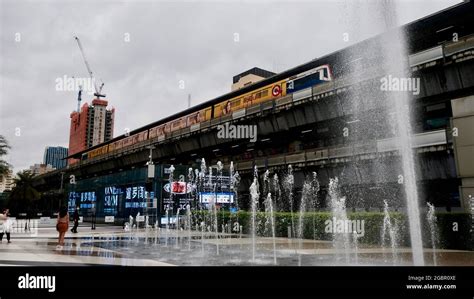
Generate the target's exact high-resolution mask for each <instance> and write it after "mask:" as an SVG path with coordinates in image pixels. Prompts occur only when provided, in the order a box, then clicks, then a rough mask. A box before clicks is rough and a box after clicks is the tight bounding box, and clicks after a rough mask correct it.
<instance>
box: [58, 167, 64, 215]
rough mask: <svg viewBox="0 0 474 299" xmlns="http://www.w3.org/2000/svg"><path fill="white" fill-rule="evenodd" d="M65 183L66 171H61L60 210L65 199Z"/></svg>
mask: <svg viewBox="0 0 474 299" xmlns="http://www.w3.org/2000/svg"><path fill="white" fill-rule="evenodd" d="M63 181H64V171H61V187H60V188H59V192H60V194H61V195H60V196H59V206H58V208H59V209H60V208H61V203H62V199H63V195H64V194H63V193H64V191H63Z"/></svg>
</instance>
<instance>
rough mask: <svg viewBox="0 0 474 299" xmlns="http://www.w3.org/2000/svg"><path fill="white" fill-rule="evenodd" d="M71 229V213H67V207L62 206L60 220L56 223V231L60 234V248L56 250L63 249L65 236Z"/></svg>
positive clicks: (57, 247)
mask: <svg viewBox="0 0 474 299" xmlns="http://www.w3.org/2000/svg"><path fill="white" fill-rule="evenodd" d="M68 228H69V213H68V212H67V207H65V206H62V207H61V208H60V209H59V214H58V220H57V222H56V230H57V231H58V233H59V237H58V246H56V249H62V248H63V246H64V236H65V235H66V232H67V230H68Z"/></svg>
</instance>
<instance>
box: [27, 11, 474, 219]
mask: <svg viewBox="0 0 474 299" xmlns="http://www.w3.org/2000/svg"><path fill="white" fill-rule="evenodd" d="M473 6H474V5H473V4H472V3H471V2H466V3H463V4H460V5H457V6H455V7H452V8H450V9H447V10H444V11H441V12H438V13H436V14H434V15H431V16H428V17H426V18H423V19H420V20H417V21H415V22H412V23H410V24H407V25H405V26H403V27H402V28H400V30H403V31H404V32H405V33H406V36H407V43H408V46H409V48H408V53H407V57H406V59H407V65H408V66H409V69H407V70H406V71H407V77H409V78H419V85H418V89H417V90H414V91H413V96H412V98H413V105H412V113H413V115H414V119H415V123H414V124H413V130H414V135H413V144H414V148H415V152H416V156H417V161H418V165H419V167H418V179H419V180H420V184H419V186H420V188H421V189H422V190H420V191H421V194H422V195H421V196H422V199H424V200H425V201H429V202H433V203H434V204H435V205H436V206H437V207H446V208H447V209H448V210H449V209H452V208H454V209H467V207H469V200H470V197H469V195H470V194H474V164H473V163H474V162H473V160H474V159H472V157H474V130H473V129H474V23H473V22H472V20H473V19H474V9H473ZM390 34H391V32H387V33H385V34H383V35H380V36H376V37H373V38H370V39H368V40H364V41H362V42H360V43H357V44H355V45H352V46H350V47H347V48H344V49H342V50H339V51H336V52H334V53H330V54H328V55H325V56H323V57H319V58H317V59H314V60H312V61H310V62H308V63H305V64H302V65H299V66H297V67H295V68H292V69H289V70H287V71H284V72H281V73H278V74H274V75H271V76H270V77H268V78H265V79H263V80H261V81H258V82H256V83H253V84H250V85H248V86H244V87H242V88H240V89H237V90H234V91H232V92H230V93H228V94H225V95H222V96H220V97H217V98H215V99H212V100H210V101H207V102H204V103H202V104H199V105H197V106H195V107H192V108H189V109H187V110H184V111H181V112H179V113H176V114H174V115H171V116H169V117H166V118H164V119H161V120H158V121H156V122H154V123H151V124H149V125H147V126H144V127H142V128H138V129H136V130H133V131H131V132H130V133H129V134H127V135H121V136H118V137H115V138H113V139H111V140H109V141H107V142H104V143H101V144H98V145H96V146H93V147H91V148H88V149H87V150H84V151H81V152H78V153H75V154H74V155H72V156H70V157H69V158H71V159H76V160H77V162H76V163H74V164H72V165H69V166H68V168H67V169H65V170H62V171H54V172H50V173H47V174H44V175H41V176H39V177H37V180H36V182H35V183H36V187H37V188H38V189H39V190H40V191H43V192H44V191H49V190H57V189H59V188H60V186H61V185H62V184H61V180H64V190H66V191H65V192H67V193H68V194H71V192H82V193H84V194H86V193H87V194H89V195H90V194H92V193H91V192H93V195H91V196H92V198H93V201H94V202H97V207H98V213H99V215H100V216H106V215H107V210H106V206H105V205H104V203H103V202H104V198H105V197H106V196H107V195H108V194H106V191H105V190H106V188H108V187H111V186H114V187H115V186H123V187H124V188H125V189H127V188H130V192H133V190H134V189H133V188H145V187H146V189H147V190H148V189H149V191H150V192H153V194H154V196H155V197H156V198H157V200H158V201H159V202H163V200H164V198H163V193H162V190H163V188H164V186H165V185H166V180H167V176H168V173H167V169H169V165H175V167H180V171H181V173H182V174H183V175H184V174H185V173H186V170H187V168H189V167H192V168H199V165H200V163H201V158H204V159H205V160H206V162H207V163H208V165H216V163H217V162H218V161H221V162H223V163H224V165H230V163H231V162H233V164H234V167H235V169H236V170H237V171H239V174H240V175H241V177H242V180H241V184H240V187H239V196H242V197H243V198H245V197H246V196H248V195H247V194H248V187H249V185H250V182H251V178H252V176H253V171H254V167H257V168H258V171H259V173H260V174H262V173H263V172H264V171H266V170H269V171H270V172H271V173H278V174H279V175H280V176H283V175H284V174H285V173H286V171H287V169H288V165H292V167H293V170H294V175H295V183H296V186H295V187H296V188H297V189H298V188H299V189H301V187H302V184H303V182H304V181H305V178H306V177H308V176H310V175H311V173H312V172H317V174H318V177H319V180H320V182H321V193H322V194H323V195H324V194H325V192H326V190H327V185H328V181H329V178H331V177H336V176H337V177H339V179H340V182H341V188H342V189H343V190H345V193H347V194H349V195H348V207H350V208H353V209H358V208H360V207H359V206H358V204H357V203H358V201H359V200H360V199H361V198H366V197H367V196H366V195H367V194H365V193H367V192H370V193H371V196H370V197H371V198H373V199H372V202H371V203H370V206H372V207H373V208H374V209H379V208H381V207H382V204H383V201H382V200H383V199H385V198H389V199H390V198H391V197H393V198H396V197H397V194H399V192H401V191H400V188H399V184H398V183H397V180H398V179H399V176H398V173H397V171H396V161H397V159H398V158H397V156H398V155H397V139H396V137H395V136H394V134H393V132H392V130H391V128H390V120H387V119H386V116H387V115H390V111H391V109H392V108H393V107H392V106H391V103H390V102H387V101H384V100H383V99H384V93H385V92H387V91H386V90H383V88H381V82H382V81H381V80H382V79H383V78H385V79H387V80H389V79H390V77H389V76H390V75H392V74H385V73H384V72H383V68H381V67H380V65H379V64H378V61H379V58H380V57H378V56H377V53H379V51H377V49H378V48H380V47H381V45H382V44H383V42H384V40H385V39H389V38H390ZM367 49H371V53H373V54H374V55H368V54H367ZM380 52H382V51H380ZM405 83H406V84H408V82H405ZM361 91H364V92H362V93H361ZM360 94H364V95H365V96H364V97H363V98H362V97H360V96H358V97H355V96H354V95H360ZM387 111H388V113H387ZM381 112H384V113H381ZM230 126H232V127H233V128H234V129H236V130H238V129H239V128H241V129H242V130H243V131H242V132H246V133H248V132H249V131H248V130H250V129H251V128H256V136H255V137H256V140H254V142H252V140H251V139H252V138H251V137H252V136H249V135H248V134H243V135H245V136H238V137H242V138H225V137H224V138H222V135H219V132H220V131H221V130H224V129H226V128H227V129H226V130H229V128H230ZM245 130H246V131H245ZM226 136H227V137H229V136H228V135H226ZM234 137H235V136H234ZM151 146H152V147H153V149H152V157H151V159H152V160H153V162H154V163H155V165H157V167H156V169H155V180H154V185H153V186H152V187H151V189H150V188H149V186H146V184H147V175H146V163H147V162H148V161H149V160H150V147H151ZM380 167H382V168H384V167H385V168H384V169H388V170H390V171H385V172H383V173H381V175H380V177H379V178H377V179H375V180H373V179H372V177H373V176H368V175H365V174H367V173H370V172H374V171H377V169H380ZM392 170H393V171H392ZM70 175H74V176H75V180H76V182H77V184H76V185H75V186H71V184H69V176H70ZM99 181H100V183H98V182H99ZM381 185H383V186H384V188H380V186H381ZM361 186H364V188H360V187H361ZM387 186H388V190H392V192H390V193H391V194H387V191H386V190H387ZM99 189H100V190H99ZM137 190H142V189H137ZM140 192H141V191H140ZM143 192H144V191H143ZM137 194H138V191H137ZM141 194H142V193H141ZM143 194H144V193H143ZM143 194H142V197H136V198H134V199H133V200H132V199H131V198H129V201H130V202H132V201H136V200H140V199H143V198H144V197H145V196H144V195H143ZM89 195H87V196H86V197H87V198H89ZM123 196H124V198H126V194H125V195H123ZM124 200H125V199H124ZM125 201H126V200H125ZM130 202H129V206H126V203H124V204H122V205H119V206H122V207H128V208H130V207H134V208H137V209H139V208H145V206H146V205H140V204H138V205H137V206H134V205H133V204H131V206H130ZM99 203H100V204H99ZM366 204H367V203H365V205H366ZM240 205H241V206H240V208H247V207H248V203H245V201H241V203H240ZM158 206H160V205H159V204H158ZM324 207H325V203H324V202H323V203H322V204H321V208H324ZM85 208H87V207H86V206H85ZM161 212H163V211H161ZM119 214H120V213H119ZM121 215H122V216H123V217H125V214H123V213H122V212H121Z"/></svg>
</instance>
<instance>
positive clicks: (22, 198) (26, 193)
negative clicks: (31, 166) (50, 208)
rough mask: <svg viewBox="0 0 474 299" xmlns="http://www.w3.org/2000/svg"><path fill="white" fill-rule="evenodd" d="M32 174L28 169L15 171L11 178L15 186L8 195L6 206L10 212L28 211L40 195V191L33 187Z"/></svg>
mask: <svg viewBox="0 0 474 299" xmlns="http://www.w3.org/2000/svg"><path fill="white" fill-rule="evenodd" d="M33 178H34V174H32V173H31V171H29V170H24V171H21V172H19V173H17V176H16V177H15V178H14V179H13V182H14V183H15V187H14V188H13V189H12V191H11V193H10V196H9V197H8V206H9V207H10V209H11V210H12V213H15V214H16V213H18V212H27V213H28V212H29V211H30V210H31V208H32V205H33V204H34V203H36V201H38V200H39V199H40V197H41V195H40V193H39V192H38V191H37V190H36V189H35V188H34V187H33Z"/></svg>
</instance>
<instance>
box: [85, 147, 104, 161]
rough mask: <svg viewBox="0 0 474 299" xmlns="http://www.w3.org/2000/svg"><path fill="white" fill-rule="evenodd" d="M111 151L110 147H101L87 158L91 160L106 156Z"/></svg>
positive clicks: (89, 153) (88, 154)
mask: <svg viewBox="0 0 474 299" xmlns="http://www.w3.org/2000/svg"><path fill="white" fill-rule="evenodd" d="M108 151H109V147H108V145H104V146H101V147H99V148H96V149H94V150H92V151H90V152H88V153H87V158H88V159H91V158H94V157H97V156H101V155H105V154H107V153H108Z"/></svg>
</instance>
